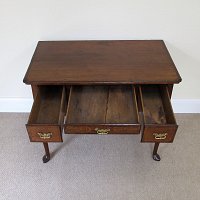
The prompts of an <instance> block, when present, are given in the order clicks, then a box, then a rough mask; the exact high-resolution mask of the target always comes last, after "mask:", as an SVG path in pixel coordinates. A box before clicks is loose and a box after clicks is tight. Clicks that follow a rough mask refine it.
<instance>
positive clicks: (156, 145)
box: [153, 142, 160, 161]
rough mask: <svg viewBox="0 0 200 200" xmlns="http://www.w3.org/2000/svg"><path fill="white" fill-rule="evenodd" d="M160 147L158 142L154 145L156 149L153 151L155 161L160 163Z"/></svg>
mask: <svg viewBox="0 0 200 200" xmlns="http://www.w3.org/2000/svg"><path fill="white" fill-rule="evenodd" d="M158 146H159V142H156V143H155V145H154V149H153V159H154V160H155V161H160V156H159V155H158V153H157V151H158Z"/></svg>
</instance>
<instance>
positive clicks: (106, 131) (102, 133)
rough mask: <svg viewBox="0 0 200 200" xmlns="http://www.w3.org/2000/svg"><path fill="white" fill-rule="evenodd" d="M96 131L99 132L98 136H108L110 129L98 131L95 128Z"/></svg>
mask: <svg viewBox="0 0 200 200" xmlns="http://www.w3.org/2000/svg"><path fill="white" fill-rule="evenodd" d="M95 131H96V132H97V134H99V135H106V134H108V133H109V131H110V129H98V128H95Z"/></svg>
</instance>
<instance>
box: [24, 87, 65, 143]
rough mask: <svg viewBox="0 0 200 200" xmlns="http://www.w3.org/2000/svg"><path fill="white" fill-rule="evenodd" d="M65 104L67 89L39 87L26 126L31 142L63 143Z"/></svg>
mask: <svg viewBox="0 0 200 200" xmlns="http://www.w3.org/2000/svg"><path fill="white" fill-rule="evenodd" d="M65 104H66V94H65V87H63V86H39V87H38V93H37V96H36V98H35V100H34V103H33V106H32V110H31V113H30V116H29V120H28V123H27V124H26V128H27V131H28V134H29V138H30V141H31V142H62V128H63V121H64V112H65Z"/></svg>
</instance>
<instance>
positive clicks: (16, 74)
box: [0, 0, 200, 101]
mask: <svg viewBox="0 0 200 200" xmlns="http://www.w3.org/2000/svg"><path fill="white" fill-rule="evenodd" d="M76 39H78V40H81V39H99V40H101V39H163V40H164V41H165V42H166V45H167V47H168V49H169V51H170V53H171V56H172V58H173V60H174V62H175V64H176V66H177V68H178V70H179V72H180V74H181V76H182V79H183V82H182V83H180V84H179V85H176V86H175V90H174V94H173V98H174V99H180V100H186V99H195V100H197V101H198V100H200V89H199V86H200V80H199V77H200V56H199V55H200V50H199V47H200V1H199V0H190V1H189V0H167V1H166V0H152V1H149V0H71V1H70V0H59V1H56V0H46V1H45V0H34V1H28V0H15V1H14V0H12V1H11V0H0V99H1V98H9V99H10V100H12V98H31V89H30V86H26V85H25V84H23V82H22V79H23V76H24V74H25V72H26V69H27V67H28V65H29V62H30V59H31V57H32V54H33V52H34V49H35V46H36V43H37V41H38V40H76Z"/></svg>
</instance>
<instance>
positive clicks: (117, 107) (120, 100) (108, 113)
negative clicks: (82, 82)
mask: <svg viewBox="0 0 200 200" xmlns="http://www.w3.org/2000/svg"><path fill="white" fill-rule="evenodd" d="M64 127H65V133H73V134H78V133H84V134H87V133H88V134H95V133H97V134H108V133H109V134H139V132H140V124H139V119H138V107H137V101H136V93H135V87H134V86H131V85H125V86H124V85H123V86H72V87H71V91H70V95H69V103H68V108H67V116H66V121H65V125H64Z"/></svg>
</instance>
